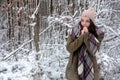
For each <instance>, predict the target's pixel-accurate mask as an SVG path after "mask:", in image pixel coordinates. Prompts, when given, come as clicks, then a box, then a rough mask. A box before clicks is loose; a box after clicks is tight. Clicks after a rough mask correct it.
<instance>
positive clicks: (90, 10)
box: [81, 7, 96, 22]
mask: <svg viewBox="0 0 120 80" xmlns="http://www.w3.org/2000/svg"><path fill="white" fill-rule="evenodd" d="M95 15H96V11H95V9H94V8H93V7H88V9H87V10H84V11H83V13H82V15H81V17H82V16H87V17H89V18H90V19H91V20H92V21H93V22H94V19H95Z"/></svg>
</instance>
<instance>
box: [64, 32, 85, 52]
mask: <svg viewBox="0 0 120 80" xmlns="http://www.w3.org/2000/svg"><path fill="white" fill-rule="evenodd" d="M83 36H84V34H83V35H80V36H79V37H78V38H77V39H75V40H73V39H72V37H71V35H69V36H68V38H67V44H66V49H67V50H68V51H69V53H73V52H74V51H76V50H77V49H78V48H79V47H80V46H81V45H82V43H83Z"/></svg>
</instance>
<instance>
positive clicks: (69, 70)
mask: <svg viewBox="0 0 120 80" xmlns="http://www.w3.org/2000/svg"><path fill="white" fill-rule="evenodd" d="M97 33H98V40H99V42H100V43H99V46H98V51H99V50H100V45H101V42H102V40H103V38H104V32H103V31H101V30H100V29H99V28H97ZM88 34H89V33H88V32H87V33H84V34H83V35H80V36H79V37H78V38H77V39H75V40H74V41H73V39H72V37H71V35H69V36H68V38H67V44H66V49H67V51H68V52H69V53H70V56H69V61H68V63H67V67H66V71H65V76H66V78H67V80H81V79H80V78H79V76H78V72H77V64H78V49H79V47H80V46H81V45H82V43H83V42H84V43H85V44H87V45H86V46H87V48H89V45H90V44H89V40H87V38H88ZM93 68H94V78H95V79H94V80H99V71H98V65H97V60H96V56H93Z"/></svg>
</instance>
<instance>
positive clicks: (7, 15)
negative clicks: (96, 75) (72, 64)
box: [0, 0, 120, 80]
mask: <svg viewBox="0 0 120 80" xmlns="http://www.w3.org/2000/svg"><path fill="white" fill-rule="evenodd" d="M89 5H90V6H93V7H94V8H95V10H96V12H97V15H96V20H95V21H96V22H95V24H96V25H98V27H100V28H101V29H102V30H103V31H104V32H105V37H104V40H103V41H102V44H101V49H100V52H97V55H96V56H97V60H98V66H99V70H100V76H101V80H120V0H0V80H66V78H65V68H66V65H67V62H68V58H69V53H68V52H67V50H66V47H65V44H66V39H67V36H68V33H70V32H71V28H72V27H74V25H75V24H77V23H78V22H79V21H80V15H81V13H82V11H84V10H85V9H87V8H88V6H89Z"/></svg>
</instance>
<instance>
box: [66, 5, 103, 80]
mask: <svg viewBox="0 0 120 80" xmlns="http://www.w3.org/2000/svg"><path fill="white" fill-rule="evenodd" d="M94 18H95V10H94V8H92V7H89V8H88V10H85V11H84V12H83V13H82V15H81V21H80V22H79V24H78V25H77V26H75V27H73V28H72V33H71V34H70V35H69V36H68V38H67V44H66V49H67V50H68V52H69V53H70V57H69V61H68V64H67V67H66V73H65V74H66V78H67V79H68V80H99V72H98V66H97V61H96V56H95V53H96V51H97V50H98V51H99V49H100V44H101V41H102V40H103V38H104V32H102V31H101V30H100V29H99V28H98V27H97V26H96V25H95V24H94Z"/></svg>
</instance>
